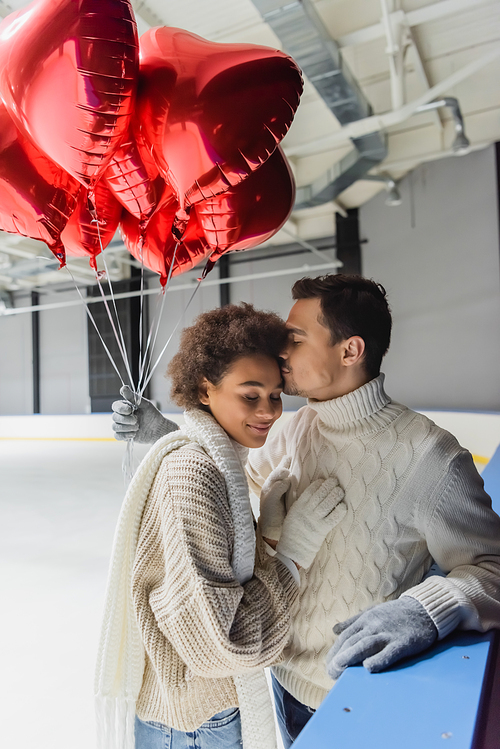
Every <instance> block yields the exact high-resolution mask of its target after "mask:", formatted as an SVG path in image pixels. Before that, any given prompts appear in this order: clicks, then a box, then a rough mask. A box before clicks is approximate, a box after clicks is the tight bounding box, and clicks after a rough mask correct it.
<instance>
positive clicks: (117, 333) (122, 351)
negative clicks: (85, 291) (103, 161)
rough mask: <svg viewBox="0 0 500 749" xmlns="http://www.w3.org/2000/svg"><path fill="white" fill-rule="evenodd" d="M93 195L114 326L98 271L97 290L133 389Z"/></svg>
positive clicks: (92, 211) (93, 211)
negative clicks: (113, 314)
mask: <svg viewBox="0 0 500 749" xmlns="http://www.w3.org/2000/svg"><path fill="white" fill-rule="evenodd" d="M93 197H94V196H89V200H90V206H89V210H90V213H91V215H92V216H93V219H92V223H95V225H96V227H97V237H98V239H99V244H100V247H101V255H102V262H103V264H104V270H105V271H106V277H107V279H108V285H109V291H110V295H111V302H112V304H113V309H114V311H115V317H116V326H115V322H114V320H113V316H112V314H111V310H110V308H109V305H108V302H107V299H106V295H105V293H104V289H103V288H102V284H101V280H100V278H99V274H98V273H96V280H97V285H98V286H99V290H100V292H101V296H102V298H103V301H104V306H105V308H106V312H107V313H108V317H109V321H110V323H111V327H112V329H113V333H114V334H115V338H116V343H117V344H118V350H119V351H120V354H121V356H122V359H123V363H124V365H125V369H126V372H127V375H128V378H129V381H130V385H131V386H132V389H134V379H133V377H132V372H131V369H130V364H129V357H128V353H127V346H126V344H125V339H124V337H123V331H122V327H121V325H120V317H119V315H118V309H117V307H116V300H115V295H114V291H113V284H112V282H111V276H110V274H109V269H108V265H107V263H106V257H105V255H104V247H103V243H102V238H101V227H100V224H99V218H98V216H97V209H96V207H95V203H94V201H93V199H92V198H93Z"/></svg>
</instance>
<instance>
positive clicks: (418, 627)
mask: <svg viewBox="0 0 500 749" xmlns="http://www.w3.org/2000/svg"><path fill="white" fill-rule="evenodd" d="M333 632H334V634H336V635H339V637H338V639H337V641H336V642H335V644H334V645H333V647H332V648H330V650H329V652H328V655H327V656H326V670H327V671H328V675H329V676H330V678H331V679H338V678H339V676H340V674H341V673H342V672H343V671H344V669H345V668H347V666H354V664H356V663H360V662H361V661H362V662H363V666H364V667H365V668H366V669H368V671H371V672H372V673H375V672H377V671H383V669H384V668H388V667H389V666H392V664H393V663H395V662H396V661H399V660H400V658H406V657H407V656H411V655H416V654H417V653H420V652H421V651H422V650H426V649H427V648H428V647H430V646H431V645H432V643H433V642H434V641H435V640H436V639H437V636H438V631H437V628H436V625H435V624H434V622H433V621H432V619H431V617H430V616H429V614H428V613H427V611H426V610H425V608H424V607H423V605H422V604H421V603H420V601H417V599H416V598H412V597H411V596H401V598H397V599H396V600H395V601H387V602H386V603H379V604H378V605H377V606H373V607H372V608H369V609H366V610H365V611H362V612H361V613H360V614H356V616H352V617H351V618H350V619H347V620H346V621H345V622H340V624H336V625H335V627H334V628H333Z"/></svg>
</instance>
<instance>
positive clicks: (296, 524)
mask: <svg viewBox="0 0 500 749" xmlns="http://www.w3.org/2000/svg"><path fill="white" fill-rule="evenodd" d="M343 499H344V490H343V489H341V487H340V486H339V482H338V481H337V479H336V478H328V479H318V480H317V481H313V483H312V484H311V485H310V486H309V487H308V488H307V489H306V490H305V492H303V493H302V494H301V495H300V497H299V498H298V499H297V500H296V502H294V504H293V505H292V506H291V508H290V510H289V512H288V514H287V516H286V518H285V520H284V521H283V528H282V531H281V536H280V540H279V543H278V545H277V547H276V551H278V552H279V553H280V554H284V556H286V557H290V559H293V561H294V562H296V563H297V564H298V565H299V566H300V567H305V568H306V569H307V568H308V567H310V566H311V564H312V562H313V560H314V557H315V556H316V554H317V553H318V551H319V549H320V548H321V546H322V545H323V541H324V540H325V538H326V536H327V535H328V533H330V531H331V530H332V528H334V527H335V526H336V525H337V523H339V522H340V521H341V520H342V518H343V517H344V515H345V514H346V512H347V507H346V505H345V504H344V502H343V501H342V500H343Z"/></svg>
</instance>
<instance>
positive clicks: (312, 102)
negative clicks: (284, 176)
mask: <svg viewBox="0 0 500 749" xmlns="http://www.w3.org/2000/svg"><path fill="white" fill-rule="evenodd" d="M289 2H290V0H283V5H286V4H287V3H289ZM310 2H311V3H312V4H313V5H314V6H315V9H316V11H317V12H318V14H319V16H320V17H321V19H322V21H323V23H324V24H325V26H326V28H327V29H328V32H329V34H330V35H331V37H332V39H334V40H335V41H336V42H337V44H338V45H339V47H340V48H341V52H342V57H343V59H344V61H345V62H346V63H347V65H348V66H349V68H350V70H351V72H352V73H353V74H354V76H355V78H356V79H357V81H358V83H359V85H360V87H361V89H362V91H363V93H364V95H365V96H366V98H367V99H368V101H369V102H370V104H371V106H372V109H373V113H374V115H375V117H372V118H371V121H370V123H369V124H368V125H367V124H366V123H364V122H363V121H361V123H359V122H358V123H355V125H354V126H352V125H351V126H347V127H344V128H341V127H340V125H339V123H338V121H337V120H336V119H335V117H334V115H333V114H332V112H331V111H330V110H329V109H328V107H327V106H326V104H325V102H324V101H323V99H321V97H320V96H319V95H318V93H317V92H316V90H315V88H314V86H313V85H312V84H310V83H309V82H308V81H307V80H306V83H305V90H304V94H303V97H302V101H301V104H300V107H299V110H298V112H297V115H296V117H295V121H294V123H293V125H292V127H291V129H290V131H289V133H288V134H287V136H286V138H285V140H284V141H283V148H284V151H285V153H286V155H287V156H288V158H289V161H290V163H291V165H292V169H293V171H294V174H295V177H296V181H297V184H298V186H303V185H308V184H311V183H312V182H314V180H316V179H318V178H319V177H321V176H322V174H324V173H325V171H326V170H327V169H328V168H329V167H331V166H333V165H334V164H336V163H337V162H339V161H340V160H341V159H342V158H343V157H344V156H345V155H346V154H347V153H349V151H351V150H352V148H353V147H352V143H351V141H350V138H349V136H356V135H357V134H359V133H360V128H361V129H363V128H364V132H370V128H371V131H373V130H381V131H382V132H384V133H386V135H387V140H388V155H387V158H386V159H385V161H383V162H382V163H381V164H379V165H378V166H377V167H376V169H373V170H372V172H371V174H372V175H373V174H380V173H383V174H385V175H388V176H390V177H392V178H393V179H395V180H399V179H401V178H402V177H403V176H404V175H405V174H407V173H408V172H409V171H411V170H412V169H414V168H415V167H416V166H418V165H419V164H421V163H423V162H426V161H431V160H434V159H438V158H443V157H447V156H453V152H452V151H451V143H452V141H453V139H454V136H455V129H454V122H453V118H452V116H451V113H450V111H449V110H448V109H446V108H441V109H439V110H435V111H433V112H426V113H421V114H414V109H415V108H416V106H415V103H416V104H418V103H424V102H425V101H432V100H433V99H436V98H437V99H440V98H442V97H443V96H452V97H456V98H458V100H459V102H460V106H461V110H462V114H463V117H464V121H465V130H466V133H467V136H468V138H469V140H470V143H471V149H479V148H484V147H486V146H487V145H489V144H490V143H492V142H495V141H499V140H500V85H499V81H500V0H437V1H436V0H435V1H434V2H432V1H429V0H310ZM27 4H28V3H27V2H24V1H23V0H9V3H8V4H7V3H5V2H2V0H0V13H1V14H2V15H6V14H7V13H8V12H11V10H13V9H18V8H21V7H23V6H25V5H27ZM132 5H133V7H134V10H135V13H136V18H137V22H138V27H139V33H143V32H144V31H145V30H146V29H147V28H149V26H151V25H169V26H178V27H181V28H184V29H187V30H189V31H192V32H195V33H197V34H199V35H200V36H203V37H206V38H207V39H210V40H212V41H219V42H249V43H256V44H265V45H268V46H272V47H281V45H280V41H279V39H278V38H277V37H276V35H275V34H274V32H273V31H272V29H271V28H270V26H269V25H268V24H267V23H265V22H264V21H263V19H262V17H261V15H260V14H259V12H258V10H257V8H256V6H255V5H254V4H253V2H252V0H132ZM384 14H386V15H385V16H384ZM384 17H385V24H384ZM388 25H389V27H390V38H388V35H387V33H386V29H387V28H388ZM401 42H403V43H404V45H405V48H406V54H405V57H404V65H403V68H402V72H400V73H399V74H398V73H397V71H396V73H395V74H393V75H392V79H391V59H390V54H389V51H390V49H391V44H392V45H393V47H394V46H395V45H397V44H398V43H400V44H401ZM285 51H286V50H285ZM436 87H437V88H436ZM398 97H399V98H398ZM356 128H357V130H356ZM453 157H454V158H459V157H458V156H453ZM381 189H382V190H383V189H384V185H383V184H382V183H379V182H373V181H365V180H359V181H357V182H356V183H354V184H353V185H351V186H350V187H349V188H348V189H347V190H345V191H344V192H343V193H341V194H340V195H339V196H338V198H337V199H336V201H335V202H332V201H330V202H329V203H326V204H324V205H320V206H317V207H315V208H307V209H304V210H301V211H294V212H293V213H292V217H291V219H290V220H289V222H288V223H287V225H286V226H285V228H284V230H282V231H281V232H280V233H279V234H278V235H277V236H276V237H275V238H273V240H271V241H272V243H273V244H276V243H278V244H279V243H285V242H290V241H291V236H297V237H299V238H301V239H302V240H305V241H307V240H311V239H314V238H315V237H321V236H328V235H332V234H334V231H335V228H334V226H335V222H334V213H335V211H336V210H338V211H341V212H342V211H344V210H345V209H346V208H351V207H356V206H360V205H362V204H363V203H364V202H366V201H367V200H369V199H370V198H371V197H373V195H374V194H375V193H376V192H378V191H379V190H381ZM387 210H397V208H387ZM106 252H108V250H107V251H106ZM36 255H46V256H47V257H48V256H49V255H50V253H49V251H48V250H47V249H46V248H45V246H44V245H41V244H40V243H37V242H34V241H32V240H26V239H23V238H20V237H17V236H15V235H7V234H4V233H0V290H1V289H5V290H15V289H20V288H26V289H28V288H34V287H37V286H38V287H39V286H43V285H46V284H59V283H61V282H62V281H63V280H64V282H67V276H64V277H63V275H62V274H61V273H60V272H55V271H52V272H48V273H41V272H38V271H40V270H41V268H39V269H38V271H37V272H33V274H32V275H27V273H22V275H21V277H18V278H14V277H13V276H11V272H12V268H13V267H14V266H16V265H17V264H24V267H25V269H26V270H29V269H28V268H27V266H26V263H27V262H32V259H33V256H36ZM115 257H116V260H119V262H116V263H114V264H113V268H114V271H113V272H114V274H115V277H116V278H117V279H118V278H120V277H123V273H124V271H125V270H126V264H127V263H126V261H127V257H126V255H125V253H123V252H121V251H119V250H118V248H117V252H116V255H115ZM124 262H125V264H124ZM71 265H72V267H73V269H74V271H75V272H76V273H77V276H78V279H79V280H80V281H82V282H83V281H84V282H86V283H91V282H92V276H93V273H92V271H91V270H90V268H89V267H88V264H87V262H86V260H83V259H82V260H79V259H76V258H75V259H72V260H71ZM17 270H19V271H22V266H21V267H19V268H18V269H17Z"/></svg>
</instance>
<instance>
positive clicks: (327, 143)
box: [285, 45, 500, 156]
mask: <svg viewBox="0 0 500 749" xmlns="http://www.w3.org/2000/svg"><path fill="white" fill-rule="evenodd" d="M498 57H500V45H497V46H496V47H495V48H494V49H493V50H490V51H489V52H487V53H486V54H484V55H482V56H481V57H479V58H477V59H476V60H473V61H472V62H470V63H469V64H468V65H465V66H464V67H463V68H460V70H457V71H456V72H455V73H453V74H452V75H450V76H448V78H445V79H444V80H442V81H440V82H439V83H437V84H436V85H435V86H433V87H432V88H430V89H429V90H428V91H426V92H425V93H424V94H422V96H419V97H418V98H417V99H414V100H413V101H412V102H410V103H409V104H406V105H405V106H404V107H401V109H398V110H396V111H394V112H387V113H386V114H376V115H372V116H371V117H366V118H365V119H364V120H358V121H357V122H351V123H350V124H348V125H346V126H345V127H343V128H342V130H339V131H338V132H337V133H332V134H331V135H327V136H326V137H325V138H318V139H317V140H315V141H314V142H310V143H304V144H301V145H297V146H292V147H291V148H288V149H285V153H286V155H287V156H306V155H310V154H313V153H321V152H323V151H326V150H328V149H331V148H333V147H334V146H339V145H341V144H344V143H346V141H349V139H355V138H359V137H361V136H363V135H368V134H370V133H376V132H379V131H381V130H386V129H387V128H389V127H393V126H394V125H399V124H400V123H402V122H405V121H406V120H408V119H409V118H410V117H412V116H413V115H414V114H415V112H416V111H417V109H418V108H419V107H421V106H422V105H423V104H428V103H429V102H430V101H432V100H433V99H436V98H437V97H441V96H443V95H444V94H446V93H447V92H448V91H449V90H450V89H452V88H453V86H456V85H457V83H460V82H461V81H463V80H465V79H466V78H469V77H470V76H471V75H473V74H474V73H477V72H478V71H479V70H481V69H482V68H484V67H485V66H486V65H488V64H489V63H490V62H493V61H494V60H496V59H497V58H498Z"/></svg>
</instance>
